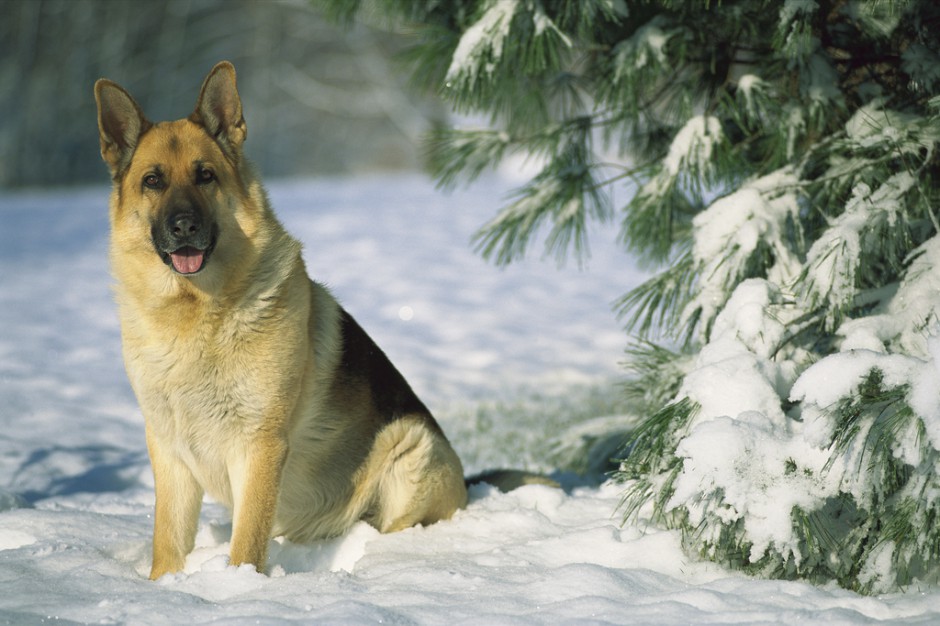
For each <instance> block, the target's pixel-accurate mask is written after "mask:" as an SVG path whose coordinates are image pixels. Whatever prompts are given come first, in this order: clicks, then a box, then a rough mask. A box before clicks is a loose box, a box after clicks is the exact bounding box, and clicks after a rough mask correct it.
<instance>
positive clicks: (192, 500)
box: [147, 428, 203, 580]
mask: <svg viewBox="0 0 940 626" xmlns="http://www.w3.org/2000/svg"><path fill="white" fill-rule="evenodd" d="M147 449H148V451H149V452H150V464H151V466H152V467H153V479H154V488H155V491H156V498H157V501H156V507H155V510H154V516H153V565H152V567H151V569H150V579H151V580H156V579H158V578H160V577H161V576H163V575H164V574H167V573H172V572H178V571H180V570H182V569H183V565H184V564H185V563H186V555H187V554H189V553H190V552H191V551H192V549H193V545H194V544H195V541H196V527H197V525H198V522H199V509H200V508H201V507H202V493H203V492H202V487H200V486H199V483H198V482H197V481H196V479H195V477H194V476H193V474H192V472H191V471H190V470H189V468H188V467H186V465H185V464H184V463H183V462H182V461H181V460H180V459H179V458H177V457H176V456H174V455H172V454H171V453H169V452H168V451H167V450H166V449H165V447H164V446H162V445H161V444H160V443H159V441H158V440H157V438H156V437H154V436H153V435H152V433H151V432H150V429H149V428H148V429H147Z"/></svg>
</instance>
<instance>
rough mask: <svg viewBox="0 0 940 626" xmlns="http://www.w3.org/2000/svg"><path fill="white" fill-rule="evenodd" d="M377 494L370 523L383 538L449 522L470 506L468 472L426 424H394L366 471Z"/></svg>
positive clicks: (401, 421)
mask: <svg viewBox="0 0 940 626" xmlns="http://www.w3.org/2000/svg"><path fill="white" fill-rule="evenodd" d="M364 469H365V471H366V474H367V475H366V476H365V477H364V478H365V481H364V483H361V484H368V485H369V486H371V487H372V488H373V489H370V491H372V494H371V496H372V497H371V507H370V509H369V512H368V514H367V515H366V516H365V519H366V521H368V522H369V523H370V524H372V525H373V526H375V527H376V528H378V529H379V531H381V532H383V533H387V532H394V531H397V530H402V529H405V528H408V527H410V526H414V525H415V524H424V525H427V524H433V523H434V522H437V521H439V520H442V519H449V518H450V517H451V516H452V515H453V514H454V512H455V511H456V510H457V509H459V508H462V507H463V506H465V505H466V504H467V489H466V486H465V484H464V478H463V467H462V466H461V464H460V459H459V458H458V457H457V454H456V453H455V452H454V450H453V448H451V446H450V443H448V442H447V440H446V439H445V438H444V436H443V435H441V434H440V433H439V432H438V431H436V430H434V429H432V428H429V427H428V426H427V424H426V423H425V422H424V421H423V420H421V419H409V418H403V419H399V420H396V421H394V422H391V423H390V424H388V425H387V426H386V427H385V428H383V429H382V431H381V432H380V433H379V434H378V436H377V437H376V440H375V444H374V445H373V448H372V451H371V453H370V454H369V458H368V460H367V462H366V465H365V468H364Z"/></svg>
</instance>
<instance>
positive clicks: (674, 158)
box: [663, 115, 724, 178]
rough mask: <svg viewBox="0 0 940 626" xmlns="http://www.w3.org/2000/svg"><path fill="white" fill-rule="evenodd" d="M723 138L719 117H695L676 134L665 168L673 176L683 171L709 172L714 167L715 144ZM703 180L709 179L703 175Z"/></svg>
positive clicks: (665, 160) (664, 163)
mask: <svg viewBox="0 0 940 626" xmlns="http://www.w3.org/2000/svg"><path fill="white" fill-rule="evenodd" d="M723 138H724V133H722V131H721V120H719V119H718V118H717V117H714V116H712V115H696V116H693V117H691V118H689V121H687V122H686V123H685V126H683V127H682V128H681V129H680V130H679V132H678V133H676V136H675V138H674V139H673V140H672V144H671V145H670V146H669V153H668V154H667V155H666V158H665V159H664V160H663V167H665V168H666V171H667V172H668V173H669V174H670V175H671V176H677V175H678V174H679V172H681V171H683V170H689V171H691V172H707V171H709V170H710V168H712V167H713V165H712V163H711V160H712V152H713V151H714V147H715V144H717V143H719V142H721V141H722V140H723ZM702 178H707V177H706V176H704V175H703V176H702Z"/></svg>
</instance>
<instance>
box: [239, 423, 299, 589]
mask: <svg viewBox="0 0 940 626" xmlns="http://www.w3.org/2000/svg"><path fill="white" fill-rule="evenodd" d="M286 459H287V442H286V441H285V439H284V437H282V436H280V435H277V434H271V433H263V434H258V435H256V436H255V438H254V440H253V441H252V442H251V443H250V444H249V446H248V449H247V450H246V454H245V456H244V457H242V458H240V459H235V460H234V461H233V462H232V463H231V464H230V470H229V472H230V475H231V478H232V486H233V489H235V493H234V497H235V511H234V518H235V519H234V526H233V528H232V549H231V554H230V557H229V564H231V565H242V564H244V563H250V564H252V565H254V566H255V569H257V570H258V571H259V572H263V571H264V565H265V560H266V559H267V554H268V540H269V539H270V538H271V528H272V526H273V525H274V514H275V511H276V509H277V497H278V490H279V489H280V484H281V472H282V470H283V468H284V461H285V460H286ZM239 485H240V488H238V486H239Z"/></svg>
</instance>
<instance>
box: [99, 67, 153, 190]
mask: <svg viewBox="0 0 940 626" xmlns="http://www.w3.org/2000/svg"><path fill="white" fill-rule="evenodd" d="M95 101H96V102H97V103H98V135H99V138H100V139H101V158H103V159H104V162H105V163H107V164H108V168H109V169H110V170H111V176H112V177H114V178H117V177H118V176H120V175H121V173H122V172H124V170H125V169H127V166H128V165H129V164H130V162H131V157H132V156H133V155H134V149H135V148H136V147H137V141H138V140H139V139H140V136H141V135H142V134H143V133H144V131H146V130H147V129H148V128H150V126H151V123H150V121H148V120H147V118H146V117H144V114H143V111H141V109H140V107H139V106H138V105H137V103H136V102H135V101H134V99H133V98H132V97H131V95H130V94H129V93H127V92H126V91H124V89H123V88H122V87H121V86H120V85H118V84H117V83H114V82H112V81H110V80H107V79H105V78H102V79H99V80H98V82H96V83H95Z"/></svg>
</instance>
